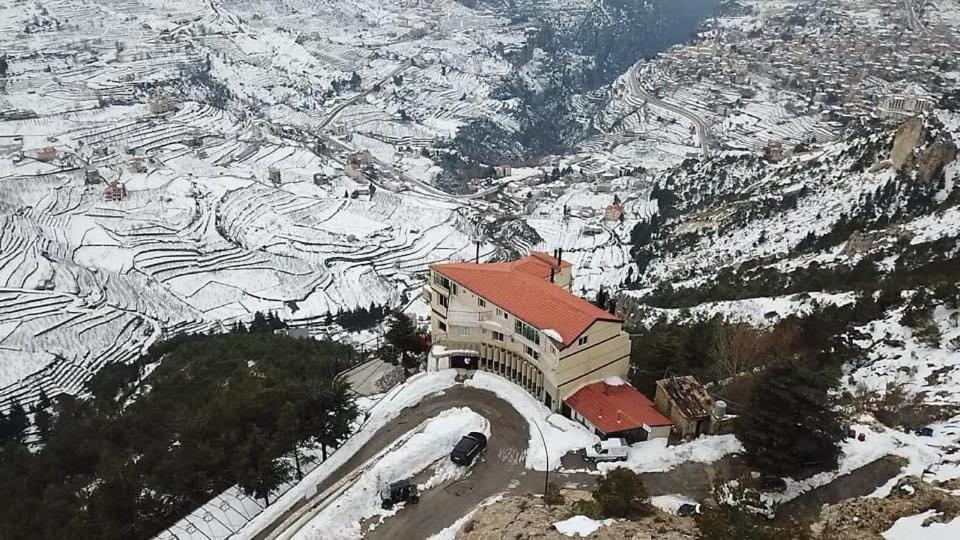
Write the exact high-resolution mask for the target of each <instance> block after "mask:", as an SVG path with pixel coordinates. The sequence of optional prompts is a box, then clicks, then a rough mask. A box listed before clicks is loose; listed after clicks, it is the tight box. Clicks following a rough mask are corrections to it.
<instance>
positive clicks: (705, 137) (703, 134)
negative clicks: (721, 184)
mask: <svg viewBox="0 0 960 540" xmlns="http://www.w3.org/2000/svg"><path fill="white" fill-rule="evenodd" d="M639 67H640V64H639V62H638V63H636V64H634V65H632V66H630V69H629V70H628V71H627V83H628V84H629V85H630V91H631V92H633V93H635V94H637V95H639V96H641V97H642V98H643V99H645V100H647V103H650V104H652V105H655V106H657V107H660V108H661V109H666V110H668V111H670V112H673V113H676V114H679V115H680V116H682V117H684V118H686V119H688V120H690V121H691V122H693V123H694V125H695V126H697V136H698V137H699V138H700V152H701V153H702V154H703V159H709V158H710V128H709V126H707V123H706V122H704V121H703V119H702V118H700V117H699V116H697V115H696V114H694V113H692V112H690V111H688V110H686V109H683V108H681V107H678V106H676V105H673V104H671V103H667V102H665V101H661V100H659V99H657V98H656V97H655V96H652V95H650V94H648V93H647V91H646V90H644V89H643V86H641V85H640V76H639V74H638V73H637V70H638V69H639Z"/></svg>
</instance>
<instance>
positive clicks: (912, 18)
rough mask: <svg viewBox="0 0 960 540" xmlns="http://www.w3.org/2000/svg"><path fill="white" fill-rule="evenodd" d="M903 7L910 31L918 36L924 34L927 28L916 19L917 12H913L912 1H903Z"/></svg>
mask: <svg viewBox="0 0 960 540" xmlns="http://www.w3.org/2000/svg"><path fill="white" fill-rule="evenodd" d="M903 7H904V9H906V11H907V26H909V27H910V30H913V31H914V32H916V33H918V34H923V33H926V31H927V28H926V27H925V26H924V25H923V23H922V22H920V19H918V18H917V12H916V11H914V10H913V0H903Z"/></svg>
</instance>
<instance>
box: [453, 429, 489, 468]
mask: <svg viewBox="0 0 960 540" xmlns="http://www.w3.org/2000/svg"><path fill="white" fill-rule="evenodd" d="M486 447H487V436H486V435H484V434H483V433H478V432H476V431H473V432H470V433H467V434H466V435H464V436H463V438H462V439H460V442H458V443H457V445H456V446H454V447H453V451H452V452H450V461H452V462H454V463H456V464H457V465H470V464H471V463H473V460H474V458H476V457H477V456H478V455H480V452H482V451H483V449H484V448H486Z"/></svg>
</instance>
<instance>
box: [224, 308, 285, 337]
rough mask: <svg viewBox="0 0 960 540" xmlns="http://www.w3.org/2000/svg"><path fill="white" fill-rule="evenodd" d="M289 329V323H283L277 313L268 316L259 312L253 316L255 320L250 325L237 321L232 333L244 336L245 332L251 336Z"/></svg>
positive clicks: (270, 312)
mask: <svg viewBox="0 0 960 540" xmlns="http://www.w3.org/2000/svg"><path fill="white" fill-rule="evenodd" d="M286 327H287V323H285V322H283V320H282V319H280V316H279V315H277V314H276V313H274V312H272V311H269V312H267V314H266V315H264V314H263V313H261V312H259V311H257V312H254V314H253V320H252V321H250V324H249V325H246V324H243V323H242V322H240V321H237V322H235V323H234V324H233V328H232V329H231V332H233V333H235V334H242V333H244V332H249V333H251V334H272V333H274V332H276V331H277V330H280V329H283V328H286Z"/></svg>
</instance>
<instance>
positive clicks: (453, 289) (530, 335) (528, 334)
mask: <svg viewBox="0 0 960 540" xmlns="http://www.w3.org/2000/svg"><path fill="white" fill-rule="evenodd" d="M433 281H434V283H437V284H438V285H440V286H441V287H444V288H446V289H448V290H449V291H450V294H451V296H452V295H454V294H457V284H456V283H453V282H451V281H450V280H449V279H447V278H446V277H445V276H444V275H443V274H440V273H439V272H434V273H433ZM438 302H439V303H440V305H441V306H443V307H445V308H449V307H450V300H449V298H448V297H447V296H444V295H442V294H441V295H438ZM477 305H478V306H480V307H482V308H485V307H487V301H486V300H484V299H483V298H479V297H478V298H477ZM496 313H497V317H498V318H500V317H502V318H503V319H504V320H507V319H509V318H510V316H509V315H508V314H507V312H506V311H504V310H502V309H500V308H496ZM440 326H441V328H440V329H441V330H443V331H446V325H445V324H443V323H440ZM466 330H467V332H466V333H462V332H461V334H460V335H465V336H469V335H470V332H469V328H467V329H466ZM514 331H515V332H516V333H518V334H520V335H521V336H523V337H525V338H527V339H528V340H530V341H532V342H533V343H535V344H537V345H539V344H540V331H539V330H537V329H536V328H534V327H532V326H530V325H529V324H527V323H525V322H523V321H521V320H520V319H517V320H516V321H515V322H514ZM497 336H499V337H497ZM493 339H495V340H496V341H503V334H502V333H500V332H494V333H493ZM588 340H589V337H588V336H580V338H579V339H577V345H579V346H581V347H582V346H584V345H586V344H587V341H588ZM528 348H529V347H528ZM532 350H533V349H531V351H532ZM528 354H529V353H528ZM531 356H534V355H532V354H531ZM537 357H538V356H534V358H537Z"/></svg>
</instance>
